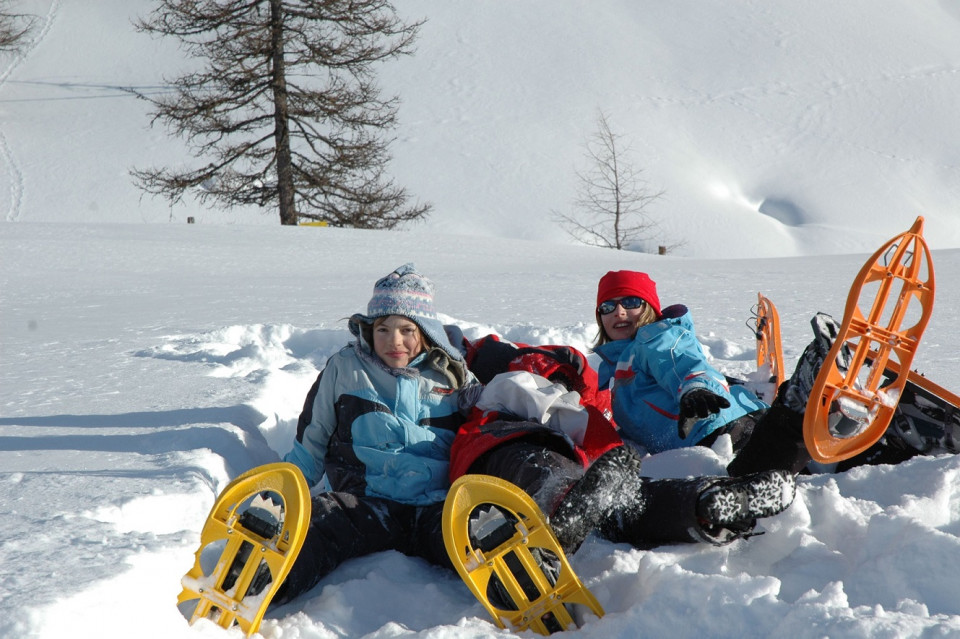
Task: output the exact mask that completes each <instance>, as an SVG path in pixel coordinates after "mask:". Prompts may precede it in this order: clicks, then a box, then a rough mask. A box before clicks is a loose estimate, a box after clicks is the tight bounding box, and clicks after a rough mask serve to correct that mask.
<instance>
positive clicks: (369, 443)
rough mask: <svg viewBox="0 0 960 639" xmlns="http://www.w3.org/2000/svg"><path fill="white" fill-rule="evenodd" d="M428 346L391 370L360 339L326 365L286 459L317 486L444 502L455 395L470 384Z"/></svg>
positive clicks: (457, 420) (456, 422)
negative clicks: (454, 378)
mask: <svg viewBox="0 0 960 639" xmlns="http://www.w3.org/2000/svg"><path fill="white" fill-rule="evenodd" d="M449 365H458V366H459V365H462V362H451V361H450V357H449V355H447V354H446V353H444V352H443V350H442V349H439V348H433V349H431V350H429V351H427V352H426V353H423V354H421V355H420V356H418V357H417V358H416V359H415V360H414V361H412V362H411V363H410V365H409V366H407V367H405V368H397V369H391V368H389V367H388V366H387V365H386V364H384V363H383V361H382V360H381V359H380V358H378V357H377V356H376V355H375V354H374V353H373V352H372V351H371V350H370V347H369V345H368V344H367V343H366V342H365V341H364V340H363V339H362V338H360V339H358V341H357V342H354V343H351V344H350V345H348V346H346V347H344V348H343V349H341V350H340V351H339V352H337V353H336V354H334V355H333V356H332V357H330V359H329V360H328V361H327V365H326V367H325V368H324V369H323V372H322V373H321V374H320V378H319V380H318V386H317V392H316V396H315V399H314V401H313V415H312V419H311V421H310V422H309V424H308V425H307V426H306V428H305V429H304V431H303V434H302V441H297V442H296V443H295V445H294V449H293V450H292V451H290V453H288V454H287V455H286V457H285V458H284V459H285V460H286V461H290V462H292V463H294V464H296V465H297V466H298V467H299V468H300V469H301V470H302V471H303V474H304V476H305V477H306V478H307V483H309V484H310V485H311V486H313V485H315V484H316V483H317V482H319V481H320V479H321V478H322V477H323V475H324V473H326V474H327V478H328V480H329V482H330V485H331V487H332V489H333V490H335V491H338V492H351V493H354V494H360V495H369V496H376V497H384V498H387V499H392V500H394V501H398V502H402V503H407V504H415V505H423V504H431V503H435V502H439V501H443V499H444V497H445V496H446V494H447V490H448V488H449V487H450V479H449V460H450V446H451V444H452V443H453V438H454V435H455V434H456V432H457V429H458V428H459V426H460V424H461V423H462V422H463V416H462V415H461V413H460V412H459V410H458V402H459V400H460V395H461V389H462V388H464V387H465V386H467V385H470V384H474V383H476V380H475V378H474V377H473V376H472V374H470V373H469V371H467V370H466V367H465V366H463V368H462V372H461V375H463V374H465V376H466V378H465V379H466V381H465V383H464V384H461V385H459V388H458V384H456V383H454V382H453V381H452V380H451V379H450V374H449V372H445V370H444V369H445V368H446V367H447V366H449Z"/></svg>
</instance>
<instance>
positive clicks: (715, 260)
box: [0, 0, 960, 639]
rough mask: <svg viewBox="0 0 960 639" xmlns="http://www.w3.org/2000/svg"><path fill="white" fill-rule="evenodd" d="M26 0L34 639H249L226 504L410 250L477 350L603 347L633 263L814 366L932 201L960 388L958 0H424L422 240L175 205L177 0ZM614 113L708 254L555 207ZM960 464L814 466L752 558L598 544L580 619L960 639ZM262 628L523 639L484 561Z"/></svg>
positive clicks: (6, 542) (6, 135)
mask: <svg viewBox="0 0 960 639" xmlns="http://www.w3.org/2000/svg"><path fill="white" fill-rule="evenodd" d="M18 4H19V5H20V6H23V7H27V8H28V9H29V10H30V11H32V12H33V13H35V14H37V15H38V16H41V18H42V23H41V25H40V27H41V28H40V29H39V30H38V32H37V34H36V41H35V42H34V43H33V45H32V47H31V48H30V49H29V50H28V51H27V53H26V55H25V56H24V57H23V58H21V59H14V60H10V59H5V60H3V61H0V213H2V214H3V218H2V219H0V557H2V558H3V559H2V562H0V611H2V614H0V636H4V637H7V636H10V637H13V636H17V637H31V638H32V637H38V638H44V639H46V638H52V639H81V638H83V639H85V638H86V637H97V638H108V639H113V638H116V639H120V638H121V637H122V638H124V639H125V638H126V637H129V636H131V635H136V636H138V637H146V638H150V637H163V638H164V639H170V638H172V637H184V638H189V637H197V636H210V637H225V636H234V637H236V636H239V634H238V632H237V631H232V632H229V633H225V632H224V631H222V630H220V629H218V628H215V627H212V626H211V625H210V624H199V625H197V626H195V627H193V628H190V627H188V626H187V625H186V623H185V622H184V620H183V619H182V618H181V617H180V616H179V614H178V613H177V611H176V609H175V606H174V601H175V598H176V595H177V593H178V592H179V583H178V582H179V578H180V576H181V575H182V574H183V573H184V572H185V571H186V570H187V569H188V568H189V566H190V564H191V562H192V553H193V550H194V548H195V546H196V544H197V542H198V535H199V528H200V526H201V523H202V521H203V518H204V516H205V514H206V511H207V509H208V508H209V506H210V505H211V504H212V502H213V499H214V496H215V494H216V493H217V491H218V490H219V489H221V488H222V487H223V486H224V485H225V484H226V483H227V482H228V481H229V480H230V479H231V478H232V477H234V476H236V475H237V474H239V473H240V472H243V471H244V470H246V469H248V468H251V467H253V466H255V465H258V464H262V463H265V462H270V461H274V460H276V459H278V458H279V457H280V456H281V455H282V454H283V453H284V452H286V450H287V449H288V448H289V446H290V442H291V437H292V433H293V429H294V424H295V420H296V417H297V414H298V412H299V410H300V407H301V405H302V401H303V396H304V394H305V392H306V390H307V388H308V387H309V385H310V383H311V382H312V381H313V379H314V377H315V376H316V374H317V372H318V371H319V370H320V369H321V368H322V367H323V364H324V362H325V361H326V358H327V357H328V356H329V355H330V354H331V353H333V352H335V350H337V349H338V348H339V347H340V346H341V345H342V344H344V343H345V342H346V341H347V339H348V334H347V331H346V328H345V322H344V321H343V318H345V317H347V316H349V315H350V314H351V313H353V312H356V311H358V310H362V309H363V308H364V306H365V304H366V302H367V299H368V297H369V294H370V291H371V288H372V284H373V282H374V281H375V280H376V279H377V278H379V277H380V276H382V275H384V274H386V273H387V272H389V271H390V270H392V269H393V268H395V267H396V266H398V265H400V264H402V263H404V262H407V261H411V260H412V261H415V262H416V263H417V266H418V267H419V268H420V269H421V270H422V271H424V272H425V273H427V274H428V275H429V276H430V277H431V278H432V279H434V281H435V282H436V284H437V288H438V293H437V304H438V307H439V308H440V309H441V311H443V312H444V313H445V314H446V315H445V317H444V319H445V320H447V321H451V322H456V323H459V324H460V325H461V326H463V327H464V329H465V330H466V332H467V334H468V335H470V336H479V335H481V334H485V333H488V332H496V333H499V334H501V335H503V336H505V337H506V338H508V339H513V340H517V341H524V342H529V343H566V344H571V345H573V346H576V347H578V348H581V349H583V350H586V348H587V346H588V345H589V343H590V342H591V341H592V339H593V337H594V332H593V329H592V326H591V324H592V304H593V302H592V300H593V297H594V295H595V286H596V281H597V279H598V278H599V277H600V276H601V275H602V274H603V273H604V272H606V271H607V270H610V269H618V268H631V269H637V270H645V271H648V272H650V273H651V275H652V276H653V277H654V279H655V280H656V281H657V283H658V285H659V290H660V296H661V299H662V300H663V301H664V302H665V303H672V302H683V303H686V304H687V305H689V306H690V307H691V309H692V311H693V314H694V318H695V320H696V325H697V330H698V334H699V336H700V337H701V340H702V341H703V342H704V344H705V345H706V346H707V347H708V349H709V352H710V355H711V357H712V358H713V360H714V362H715V363H716V364H717V366H718V367H720V368H721V369H722V370H724V371H725V372H728V373H730V374H733V375H738V374H745V373H747V372H749V371H750V370H751V369H752V366H753V361H754V356H755V350H754V343H753V336H752V334H751V333H750V331H749V330H748V329H747V327H746V326H745V321H746V320H747V318H748V317H749V313H750V307H751V305H752V304H754V303H755V302H756V295H757V292H758V291H762V292H763V293H764V294H766V295H768V296H769V297H771V298H772V299H773V300H774V301H775V302H776V303H777V305H778V307H779V308H780V313H781V319H782V322H783V333H784V341H785V357H786V359H787V366H788V368H790V367H792V365H793V363H794V362H795V361H796V359H797V358H798V356H799V354H800V352H801V350H802V348H803V346H804V345H805V344H806V342H807V341H808V339H809V335H810V331H809V328H808V325H807V322H808V319H809V317H810V315H811V314H812V313H813V312H814V311H815V310H823V311H827V312H831V313H833V314H834V315H837V316H839V315H840V314H841V313H842V309H843V304H844V300H845V297H846V292H847V287H848V285H849V282H850V280H851V279H852V278H853V276H854V274H855V273H856V272H857V270H858V269H859V267H860V265H861V264H862V262H863V260H864V259H865V257H866V255H865V253H869V252H871V251H872V250H873V249H874V248H875V247H876V246H878V245H880V244H881V243H882V242H883V241H885V240H886V239H888V238H889V237H891V236H893V235H894V234H896V233H898V232H900V231H902V230H905V229H906V228H908V227H909V226H910V224H911V223H912V222H913V219H914V217H915V216H916V215H917V214H923V215H924V216H925V217H926V219H927V226H926V233H927V237H928V240H929V242H930V244H931V247H932V248H933V249H934V261H935V264H936V269H937V275H938V280H939V283H940V286H939V290H938V296H937V303H936V310H935V313H934V317H933V320H932V322H931V325H930V327H929V329H928V331H927V334H926V335H925V337H924V341H923V344H922V345H921V350H920V353H919V355H918V357H917V360H916V365H917V367H918V368H919V369H920V370H921V371H923V372H925V373H926V374H927V375H929V376H930V377H931V378H932V379H934V380H936V381H938V382H939V383H941V384H942V385H944V386H946V387H948V388H952V389H960V374H958V371H960V365H958V361H957V359H958V355H957V354H956V349H955V344H956V336H955V330H954V326H953V325H954V322H953V321H952V320H953V318H955V317H958V316H960V293H958V291H957V289H956V286H955V282H956V281H957V278H958V276H960V251H957V250H956V249H957V248H960V222H958V219H957V216H956V212H955V209H954V202H955V201H956V200H957V197H956V196H957V188H958V187H957V185H958V184H960V181H958V180H957V167H958V156H957V148H960V145H958V144H957V142H958V140H957V139H956V136H958V135H960V132H958V129H957V128H956V127H955V125H954V122H955V118H954V115H953V105H954V104H955V103H956V96H957V95H958V94H960V90H958V89H960V87H958V84H957V83H958V73H957V69H958V68H960V65H958V62H960V44H958V43H960V38H958V37H957V36H958V30H960V24H958V22H957V21H958V19H960V11H958V10H957V9H956V7H955V6H954V5H953V4H952V3H949V2H946V1H943V2H933V1H932V0H921V1H919V2H913V3H909V4H903V3H896V2H891V1H889V0H875V1H874V2H869V3H868V2H864V1H863V0H858V1H853V2H847V3H842V4H836V3H825V2H814V1H813V0H799V1H797V2H791V3H787V2H782V1H780V0H775V1H773V2H747V1H744V2H736V3H721V2H698V3H691V2H684V1H679V2H672V3H649V2H632V1H626V0H621V1H617V2H614V1H611V2H608V3H604V5H603V6H602V9H598V8H597V5H595V4H588V3H586V2H582V1H581V2H574V1H571V0H563V1H561V2H545V1H543V0H531V1H529V2H525V3H520V4H518V3H508V2H504V1H503V0H493V1H490V2H484V3H472V2H464V1H463V0H447V1H445V2H443V3H428V2H417V1H415V0H411V1H410V2H405V3H403V7H402V10H403V11H404V13H405V14H406V15H409V16H410V17H417V16H421V15H423V16H427V17H428V18H429V22H428V23H427V25H426V26H425V28H424V31H423V34H422V38H421V41H420V46H419V49H418V53H417V55H416V56H414V57H412V58H409V59H406V60H403V61H400V62H397V63H395V64H392V65H391V66H390V67H389V68H385V69H384V82H385V84H386V85H387V86H388V88H390V89H391V90H395V91H398V92H400V93H401V95H402V97H403V105H402V109H401V114H400V115H401V128H400V130H399V131H398V140H397V144H396V146H395V156H396V158H395V163H394V164H393V172H394V174H395V175H396V176H397V177H398V180H399V181H400V182H401V183H403V184H404V185H406V186H407V187H408V188H410V190H411V192H413V193H414V194H415V195H417V196H419V197H422V198H424V199H427V200H431V201H433V202H434V204H435V205H436V211H435V213H434V215H433V217H432V218H431V219H430V220H429V221H428V222H426V223H425V224H423V225H420V226H417V227H414V228H413V229H412V230H410V231H409V232H403V233H386V232H359V231H351V230H338V229H318V228H280V227H279V226H278V225H277V224H276V223H275V220H274V218H273V216H272V215H268V214H267V215H261V214H260V213H258V212H219V211H207V210H203V209H198V208H196V207H195V206H193V205H188V206H184V207H182V208H175V209H172V210H171V209H169V208H167V207H166V206H165V205H164V204H163V203H162V202H158V201H153V200H150V199H144V200H142V201H141V200H140V198H139V194H138V193H137V192H136V190H135V189H134V188H133V187H132V186H131V184H130V182H129V178H128V175H127V170H128V169H129V168H130V167H131V166H134V165H140V164H143V163H153V162H181V161H187V158H186V157H185V156H184V152H183V149H182V147H180V146H179V144H178V143H177V142H176V141H171V140H169V139H167V138H166V136H165V134H164V132H162V131H160V130H149V129H147V128H146V115H145V109H144V105H143V104H141V103H138V102H136V101H134V100H131V99H130V98H129V97H127V96H126V95H125V94H123V93H122V92H121V91H119V90H118V89H117V87H120V86H129V85H136V86H138V87H140V88H141V89H151V88H154V87H156V88H157V90H159V85H160V77H161V75H162V74H163V73H171V72H172V71H173V70H175V69H176V68H177V67H178V66H179V64H180V62H179V61H178V58H177V50H176V47H175V46H171V44H170V43H163V42H156V41H152V40H150V39H149V38H145V37H144V36H139V35H137V34H135V33H134V32H133V31H132V29H130V26H129V25H130V19H131V17H132V16H134V15H137V14H143V13H145V12H146V11H148V10H149V9H150V7H151V3H150V2H149V1H148V0H124V1H121V0H98V1H97V2H95V3H91V2H81V1H79V0H24V1H23V2H21V3H18ZM598 107H602V108H604V109H606V110H607V111H608V114H609V116H610V117H611V121H612V124H613V125H614V127H615V128H619V129H620V130H621V131H622V132H624V133H625V134H627V135H628V136H629V137H630V138H631V139H632V141H633V144H634V146H633V149H634V152H635V153H636V157H637V162H638V164H640V165H641V166H643V167H644V168H645V169H646V173H645V175H646V176H647V177H648V178H649V179H650V180H651V183H653V184H655V185H657V186H662V187H663V188H665V189H666V190H667V193H668V195H667V198H666V199H665V200H664V201H663V202H662V203H661V204H658V214H659V215H661V216H662V220H663V224H664V228H665V230H666V231H668V232H669V231H672V232H673V233H674V234H677V235H682V236H683V238H684V240H685V241H686V244H685V246H684V248H683V249H682V252H683V254H682V255H678V256H668V257H655V256H650V255H645V254H640V253H623V252H617V253H614V252H610V251H604V250H599V249H591V248H588V247H583V246H577V245H572V244H570V243H569V242H568V241H566V239H565V238H564V236H562V234H560V233H559V232H558V230H557V229H556V227H555V226H554V225H553V223H552V221H551V220H550V211H551V210H555V209H562V208H564V207H566V206H568V205H569V202H570V199H571V196H572V179H571V177H572V174H573V170H574V168H575V167H576V166H577V162H578V161H579V157H580V152H581V149H580V144H581V143H582V141H583V140H584V139H585V137H586V135H588V134H589V132H590V130H591V127H592V123H593V117H594V115H595V110H596V109H597V108H598ZM188 215H193V216H195V217H197V219H198V222H199V223H198V224H196V225H187V224H185V223H184V221H185V218H186V217H187V216H188ZM119 222H124V223H119ZM729 258H743V259H729ZM728 457H729V450H726V449H724V447H723V445H722V443H721V445H719V446H718V447H717V449H716V450H697V451H683V452H675V453H667V454H662V455H658V456H655V457H651V458H649V459H648V460H647V461H646V464H645V472H647V473H648V474H650V475H651V476H660V477H662V476H686V475H689V474H698V473H716V472H721V471H722V468H723V467H724V464H725V461H726V459H727V458H728ZM958 474H960V459H957V458H955V457H949V456H947V457H937V458H925V459H917V460H913V461H911V462H908V463H905V464H902V465H900V466H897V467H875V468H862V469H857V470H854V471H851V472H848V473H845V474H840V475H818V476H813V477H804V478H802V479H801V480H800V490H799V494H798V498H797V500H796V502H795V503H794V505H793V506H791V508H790V509H789V510H788V511H787V512H786V513H784V514H783V515H781V516H779V517H776V518H774V519H771V520H769V521H765V522H764V524H763V528H764V531H765V534H764V535H762V536H759V537H755V538H753V539H750V540H748V541H744V542H738V543H736V544H733V545H731V546H727V547H723V548H713V547H707V546H699V545H698V546H668V547H663V548H659V549H655V550H652V551H639V550H635V549H632V548H629V547H626V546H622V545H613V544H609V543H607V542H604V541H601V540H598V539H591V540H589V541H588V542H587V544H585V545H584V547H583V548H582V549H581V550H580V551H579V552H578V553H577V554H576V555H575V556H574V558H573V561H574V565H575V567H576V568H577V570H578V572H579V574H580V575H581V577H582V578H583V579H584V580H585V581H586V582H587V584H588V585H589V586H590V587H591V589H592V590H593V592H594V593H595V594H596V595H597V597H598V599H599V600H600V602H601V603H602V605H603V606H604V607H605V609H606V610H607V615H606V616H605V617H604V618H603V619H600V620H594V621H592V622H590V623H589V624H588V625H587V626H585V627H584V628H583V629H581V630H580V631H579V632H577V633H576V634H577V636H581V637H604V638H608V637H615V638H621V637H622V638H624V639H627V638H633V637H636V636H651V637H657V636H673V637H731V638H733V637H738V638H739V637H750V636H790V637H823V636H829V637H934V636H936V637H940V636H960V600H958V598H957V597H956V596H955V584H956V575H957V574H958V573H960V552H958V550H960V549H958V544H960V478H958ZM261 633H262V634H263V636H265V637H270V638H272V639H279V638H280V637H285V638H288V639H289V638H291V637H301V638H307V637H310V638H314V637H323V638H327V637H371V638H386V637H423V638H426V637H430V638H432V639H448V638H449V639H453V638H460V637H507V636H510V635H509V633H506V632H504V631H500V630H498V629H497V628H496V627H495V626H494V625H493V624H492V623H491V622H490V621H489V620H488V619H487V618H486V616H485V613H484V612H483V610H482V608H481V607H480V605H479V604H478V603H476V602H475V601H474V600H473V599H472V597H471V596H470V594H469V592H468V591H467V589H466V588H465V587H464V586H463V585H462V584H461V583H460V581H459V579H457V578H456V577H455V576H454V575H452V574H450V573H447V572H445V571H443V570H441V569H439V568H435V567H431V566H428V565H426V564H425V563H423V562H422V561H419V560H413V559H409V558H406V557H404V556H402V555H399V554H397V553H381V554H378V555H374V556H371V557H367V558H363V559H359V560H356V561H353V562H349V563H348V564H346V565H344V566H342V567H341V568H339V569H338V570H337V571H336V572H335V573H333V574H332V575H330V576H329V577H328V578H327V579H325V580H324V581H323V582H322V583H321V584H320V585H319V586H318V587H317V588H316V589H315V590H314V591H312V592H311V593H310V594H308V595H306V596H304V597H302V598H301V599H300V600H298V601H297V602H294V603H293V604H291V605H289V606H287V607H286V608H284V609H281V610H278V611H276V612H275V613H272V614H271V615H270V617H269V618H268V619H267V620H266V621H265V623H264V625H263V627H262V630H261Z"/></svg>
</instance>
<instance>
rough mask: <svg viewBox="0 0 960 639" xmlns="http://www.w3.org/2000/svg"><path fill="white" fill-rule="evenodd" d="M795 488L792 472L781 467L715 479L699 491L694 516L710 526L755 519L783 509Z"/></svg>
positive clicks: (788, 503) (790, 502) (787, 505)
mask: <svg viewBox="0 0 960 639" xmlns="http://www.w3.org/2000/svg"><path fill="white" fill-rule="evenodd" d="M796 491H797V484H796V481H795V480H794V478H793V474H792V473H789V472H787V471H783V470H770V471H765V472H760V473H754V474H752V475H747V476H746V477H723V478H717V479H714V480H713V482H712V484H711V485H709V486H707V487H705V488H704V489H703V490H702V491H701V492H700V496H699V497H698V498H697V516H698V517H699V518H700V519H702V520H703V521H704V522H706V523H707V524H709V525H717V526H724V527H728V526H730V525H731V524H734V525H736V524H741V523H744V522H755V521H756V520H757V519H760V518H762V517H772V516H773V515H778V514H780V513H782V512H783V511H784V510H786V509H787V508H788V507H789V506H790V504H792V503H793V498H794V496H795V495H796Z"/></svg>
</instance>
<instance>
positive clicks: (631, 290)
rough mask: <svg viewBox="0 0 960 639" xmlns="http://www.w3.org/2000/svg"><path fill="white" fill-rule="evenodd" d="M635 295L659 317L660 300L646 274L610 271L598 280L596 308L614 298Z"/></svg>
mask: <svg viewBox="0 0 960 639" xmlns="http://www.w3.org/2000/svg"><path fill="white" fill-rule="evenodd" d="M630 295H636V296H637V297H639V298H640V299H642V300H643V301H645V302H646V303H647V304H649V305H650V308H652V309H653V310H654V311H655V312H656V313H657V317H660V298H659V297H657V284H656V282H654V281H653V280H651V279H650V276H649V275H647V274H646V273H638V272H637V271H610V272H608V273H607V274H606V275H604V276H603V277H601V278H600V283H599V284H598V285H597V306H598V307H599V306H600V304H602V303H603V302H605V301H607V300H609V299H613V298H615V297H628V296H630Z"/></svg>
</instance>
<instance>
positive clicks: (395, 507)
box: [272, 492, 453, 605]
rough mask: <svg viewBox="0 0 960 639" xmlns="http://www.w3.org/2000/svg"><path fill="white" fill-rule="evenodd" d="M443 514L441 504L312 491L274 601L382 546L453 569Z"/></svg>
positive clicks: (285, 598) (289, 596) (308, 586)
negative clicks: (295, 550) (295, 551)
mask: <svg viewBox="0 0 960 639" xmlns="http://www.w3.org/2000/svg"><path fill="white" fill-rule="evenodd" d="M442 516H443V502H439V503H436V504H430V505H428V506H413V505H410V504H402V503H400V502H396V501H392V500H389V499H380V498H376V497H367V496H363V495H354V494H351V493H334V492H331V493H321V494H319V495H317V496H316V497H314V498H313V508H312V511H311V514H310V528H309V530H308V532H307V538H306V540H305V541H304V543H303V548H302V549H301V550H300V554H299V555H297V559H296V562H295V563H294V564H293V568H292V569H291V570H290V574H289V575H287V578H286V580H284V582H283V585H282V586H281V587H280V590H279V591H278V592H277V594H276V596H275V597H274V598H273V602H272V603H273V605H280V604H284V603H286V602H288V601H290V600H292V599H294V598H296V597H297V596H298V595H301V594H303V593H304V592H306V591H308V590H310V589H311V588H313V587H314V586H316V585H317V584H318V583H319V582H320V580H321V579H322V578H323V577H325V576H326V575H328V574H330V573H331V572H333V570H334V569H335V568H336V567H337V566H339V565H340V564H342V563H343V562H345V561H347V560H348V559H353V558H356V557H362V556H365V555H370V554H373V553H376V552H381V551H384V550H397V551H399V552H401V553H403V554H405V555H409V556H411V557H421V558H423V559H426V560H427V561H429V562H430V563H432V564H436V565H439V566H445V567H447V568H449V569H450V570H453V564H451V563H450V558H449V557H448V556H447V551H446V548H445V547H444V545H443V530H442V529H441V520H442Z"/></svg>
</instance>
